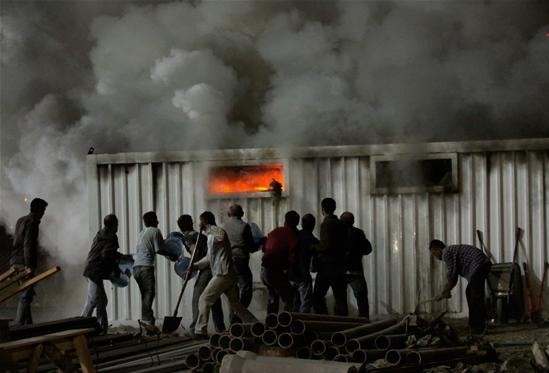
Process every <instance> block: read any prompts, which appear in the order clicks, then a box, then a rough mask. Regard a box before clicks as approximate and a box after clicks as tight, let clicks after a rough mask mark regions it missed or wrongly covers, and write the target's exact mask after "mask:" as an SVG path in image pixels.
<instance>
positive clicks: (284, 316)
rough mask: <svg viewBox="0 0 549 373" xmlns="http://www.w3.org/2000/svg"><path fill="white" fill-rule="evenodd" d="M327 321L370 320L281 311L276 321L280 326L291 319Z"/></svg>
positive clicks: (367, 321)
mask: <svg viewBox="0 0 549 373" xmlns="http://www.w3.org/2000/svg"><path fill="white" fill-rule="evenodd" d="M295 320H302V321H328V322H347V323H357V324H365V323H369V322H370V320H369V319H367V318H364V317H347V316H333V315H320V314H314V313H299V312H287V311H283V312H280V313H279V314H278V323H279V325H281V326H290V325H291V324H292V322H293V321H295Z"/></svg>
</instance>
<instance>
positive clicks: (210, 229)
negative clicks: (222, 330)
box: [189, 211, 257, 339]
mask: <svg viewBox="0 0 549 373" xmlns="http://www.w3.org/2000/svg"><path fill="white" fill-rule="evenodd" d="M200 229H201V230H203V231H204V233H205V234H206V236H207V245H208V253H207V255H206V256H205V257H204V258H202V259H201V260H199V261H198V262H196V263H195V265H194V266H193V268H194V267H196V268H199V269H203V268H207V267H208V266H209V267H210V268H211V270H212V275H213V277H212V279H211V280H210V282H209V283H208V285H207V286H206V288H205V289H204V292H203V293H202V295H201V296H200V299H199V300H198V311H199V314H198V321H197V323H196V327H195V335H196V338H197V339H201V338H207V336H208V319H209V316H210V309H211V307H212V305H213V304H214V303H215V302H216V301H217V300H218V299H219V297H221V294H225V296H226V297H227V299H228V300H229V304H230V307H231V309H232V311H233V312H234V313H235V315H236V316H237V317H238V318H240V319H241V320H242V322H254V321H257V319H256V318H255V317H254V315H252V314H251V313H250V312H249V311H248V310H247V309H246V308H245V307H244V306H243V305H242V304H240V301H239V299H238V290H237V286H236V283H237V275H236V270H235V268H234V263H233V259H232V255H231V244H230V242H229V237H228V236H227V233H226V232H225V231H224V230H223V229H221V228H219V227H218V226H216V224H215V217H214V215H213V214H212V213H211V212H210V211H205V212H203V213H202V214H201V215H200ZM193 268H190V269H189V270H192V269H193Z"/></svg>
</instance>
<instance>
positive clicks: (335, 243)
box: [319, 215, 347, 266]
mask: <svg viewBox="0 0 549 373" xmlns="http://www.w3.org/2000/svg"><path fill="white" fill-rule="evenodd" d="M346 241H347V229H346V227H345V224H343V222H342V221H341V220H339V219H338V218H337V216H335V215H328V216H326V217H325V218H324V221H323V222H322V224H320V250H319V251H320V253H319V260H320V261H321V262H327V261H328V262H331V263H332V264H334V265H337V266H341V265H343V262H344V259H345V248H346V245H347V244H346Z"/></svg>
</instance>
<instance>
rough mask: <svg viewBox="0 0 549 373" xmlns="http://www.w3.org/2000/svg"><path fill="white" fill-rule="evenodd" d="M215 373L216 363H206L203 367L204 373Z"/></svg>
mask: <svg viewBox="0 0 549 373" xmlns="http://www.w3.org/2000/svg"><path fill="white" fill-rule="evenodd" d="M214 371H215V364H214V363H206V364H204V365H202V373H214Z"/></svg>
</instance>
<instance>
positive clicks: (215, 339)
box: [210, 333, 222, 347]
mask: <svg viewBox="0 0 549 373" xmlns="http://www.w3.org/2000/svg"><path fill="white" fill-rule="evenodd" d="M221 335H222V334H221V333H215V334H212V335H211V336H210V345H212V346H214V347H219V338H221Z"/></svg>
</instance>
